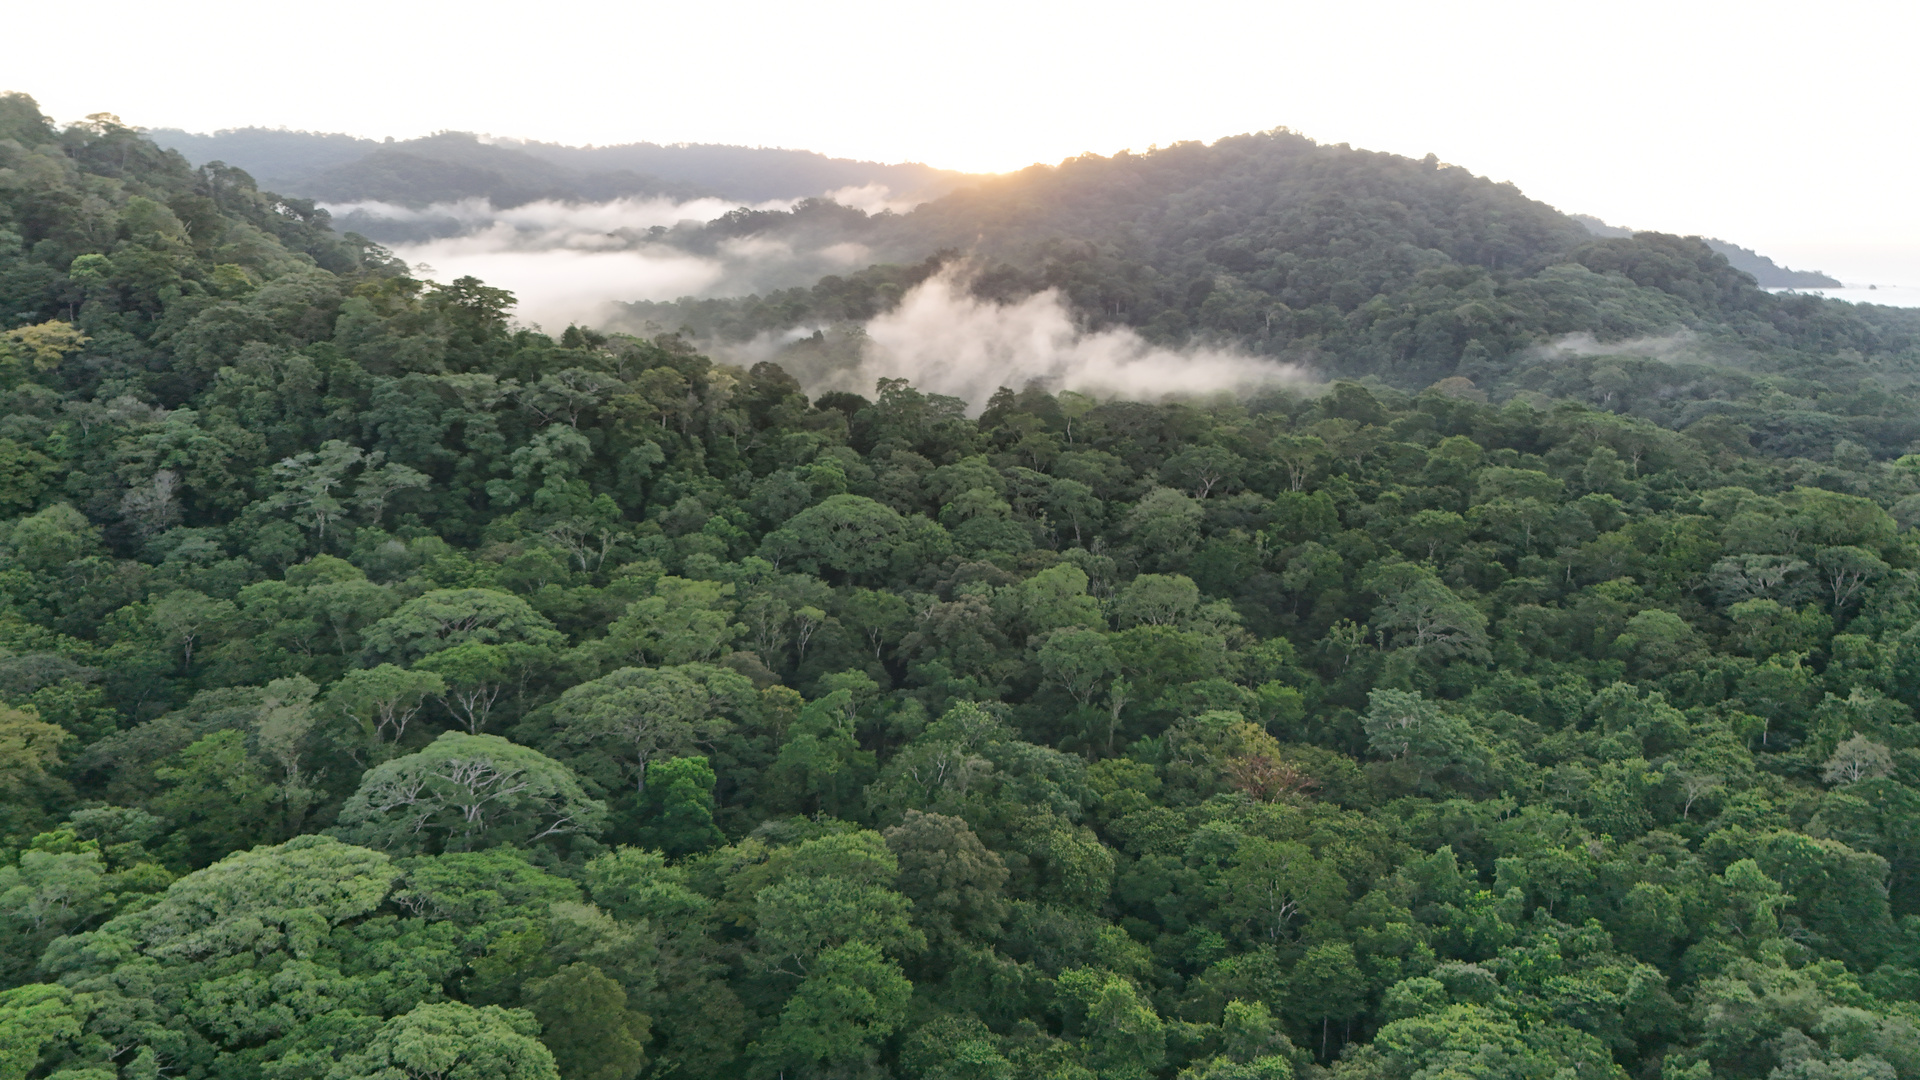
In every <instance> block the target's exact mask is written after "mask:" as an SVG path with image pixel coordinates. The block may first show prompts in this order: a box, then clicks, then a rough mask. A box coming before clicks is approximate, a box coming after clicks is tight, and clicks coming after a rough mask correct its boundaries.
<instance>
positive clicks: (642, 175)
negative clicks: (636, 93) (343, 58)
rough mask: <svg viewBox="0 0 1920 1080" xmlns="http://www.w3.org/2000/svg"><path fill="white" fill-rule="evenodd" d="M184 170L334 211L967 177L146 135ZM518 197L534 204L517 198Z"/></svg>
mask: <svg viewBox="0 0 1920 1080" xmlns="http://www.w3.org/2000/svg"><path fill="white" fill-rule="evenodd" d="M147 134H148V135H149V136H150V137H151V138H152V139H153V140H154V141H155V142H156V143H158V144H160V145H161V146H163V147H167V148H169V149H174V150H178V151H180V153H181V154H182V155H184V156H185V157H186V158H187V159H188V160H189V161H190V162H192V163H193V164H195V165H200V164H204V163H205V162H208V161H216V160H217V161H224V162H226V163H227V164H229V165H237V166H239V167H240V168H243V169H246V170H247V171H248V172H250V173H252V174H254V175H255V176H256V177H257V178H258V179H260V181H261V182H262V183H265V184H268V185H269V186H271V187H275V188H276V189H278V190H282V191H287V192H290V193H293V194H298V195H305V196H309V197H313V198H323V199H328V200H335V201H359V200H365V199H378V200H381V201H385V202H395V203H399V204H402V205H407V206H424V205H426V204H428V203H432V202H436V201H444V200H447V199H457V198H466V197H470V196H475V195H484V196H487V197H490V198H493V199H494V200H495V203H496V205H501V204H502V200H516V199H517V200H521V201H525V200H526V199H527V198H541V197H547V196H550V195H557V196H558V197H562V198H572V199H604V198H612V197H617V196H619V195H629V194H672V195H676V196H690V195H717V196H719V197H721V198H726V199H737V200H739V201H742V202H764V201H767V200H772V199H796V198H804V197H807V196H812V195H820V194H823V193H825V192H828V191H832V190H835V189H837V188H846V187H865V186H868V185H874V184H878V185H883V186H885V187H886V188H888V189H889V191H890V192H891V193H892V195H893V196H894V197H896V198H909V199H911V198H933V197H937V196H939V195H942V194H945V193H946V192H948V191H950V190H952V188H953V187H954V186H955V185H956V184H958V183H960V182H962V181H964V180H967V179H970V177H968V176H967V174H964V173H958V172H953V171H950V170H945V169H935V168H932V167H930V166H926V165H917V164H901V165H886V164H881V163H878V162H872V161H854V160H850V159H847V158H830V157H827V156H826V155H824V154H817V153H813V152H812V151H807V150H780V149H771V148H765V147H748V146H721V145H713V144H679V145H666V146H663V145H659V144H656V143H644V142H643V143H628V144H623V145H618V146H598V147H594V146H589V147H576V146H562V145H559V144H557V143H541V142H521V141H510V140H495V141H488V142H482V141H481V140H480V139H479V138H478V137H477V136H474V135H471V134H468V133H464V132H442V133H440V134H438V135H431V136H427V137H426V138H422V139H411V140H407V141H404V142H392V141H389V142H385V143H381V142H377V141H375V140H372V139H360V138H355V137H353V136H350V135H336V134H321V133H318V132H307V131H284V130H275V129H268V128H238V129H233V130H228V131H218V132H214V133H213V134H210V135H199V134H192V133H189V132H185V131H178V130H173V129H157V130H153V131H149V132H148V133H147ZM529 192H532V193H534V194H531V195H529Z"/></svg>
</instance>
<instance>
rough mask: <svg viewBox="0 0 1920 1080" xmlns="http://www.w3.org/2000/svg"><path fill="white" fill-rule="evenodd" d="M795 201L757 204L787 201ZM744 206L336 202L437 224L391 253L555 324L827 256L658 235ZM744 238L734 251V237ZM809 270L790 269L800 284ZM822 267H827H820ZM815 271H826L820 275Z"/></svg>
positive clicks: (840, 262)
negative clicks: (431, 234)
mask: <svg viewBox="0 0 1920 1080" xmlns="http://www.w3.org/2000/svg"><path fill="white" fill-rule="evenodd" d="M792 205H793V202H792V201H791V200H786V201H775V202H767V203H759V204H755V205H753V206H751V207H749V209H755V210H785V209H788V208H790V207H791V206H792ZM738 207H739V204H738V203H734V202H729V201H727V200H724V199H693V200H689V201H685V202H678V201H675V200H672V199H664V198H653V199H638V198H629V199H613V200H610V201H607V202H599V203H570V202H559V201H555V200H551V199H542V200H539V201H537V202H531V203H526V204H523V205H521V206H513V207H505V208H499V207H495V206H493V205H492V204H491V203H490V202H488V201H487V200H486V199H479V198H476V199H462V200H460V201H458V202H444V203H434V204H433V205H431V206H428V207H425V208H422V209H418V210H415V209H409V208H407V207H404V206H396V205H394V204H392V203H382V202H358V203H339V204H330V205H328V206H327V210H328V211H329V212H331V213H332V214H333V215H334V216H335V217H336V218H337V219H338V218H345V217H346V216H348V215H350V214H356V213H357V214H361V215H365V216H366V217H371V218H375V219H378V220H383V221H392V222H398V223H402V224H407V225H426V226H432V227H433V231H438V232H442V233H446V234H449V235H442V236H439V237H437V238H435V239H430V240H422V241H417V242H412V243H398V244H394V245H393V253H394V254H395V255H397V256H399V257H400V258H401V259H404V260H405V261H406V262H408V263H409V264H414V265H420V264H424V265H425V266H427V267H429V268H430V269H428V270H423V271H420V273H422V274H424V275H425V276H427V277H430V278H432V279H434V280H437V281H442V282H445V281H452V280H453V279H454V278H458V277H462V276H466V275H472V276H474V277H477V278H480V279H482V280H484V281H486V282H487V283H488V284H489V285H494V286H497V287H499V288H503V289H506V290H507V291H509V292H511V293H513V294H514V296H515V297H517V298H518V300H519V304H518V305H517V307H516V309H515V314H516V315H517V316H518V317H519V318H521V319H522V320H524V321H526V322H529V323H533V324H535V325H538V326H541V327H543V328H545V329H547V330H550V331H557V330H558V329H559V328H560V327H563V326H565V325H566V324H568V323H571V322H580V323H600V322H603V321H605V320H606V319H607V318H608V316H609V315H610V314H611V311H612V309H611V306H610V305H611V304H612V303H613V302H615V301H623V300H672V299H676V298H678V297H682V296H699V295H716V294H728V293H733V292H740V291H746V290H745V288H742V286H743V285H757V283H758V281H759V279H761V278H764V277H766V276H767V275H769V274H774V275H778V274H781V273H783V272H784V270H785V268H788V267H795V266H798V265H800V264H803V263H804V264H811V263H813V262H819V261H822V260H821V259H809V258H807V257H806V256H805V255H804V253H799V254H796V253H795V252H794V251H793V250H792V249H791V248H790V247H789V246H786V245H778V247H779V250H773V249H772V248H771V247H770V246H769V245H768V244H765V243H762V244H760V245H758V246H755V244H754V243H753V241H752V239H751V238H749V239H748V240H745V241H729V242H728V244H723V245H722V247H721V252H720V256H719V257H718V258H708V257H704V256H701V255H695V254H691V253H688V252H686V251H683V250H681V249H679V248H676V247H673V246H671V245H668V244H661V243H657V242H655V240H654V237H653V236H652V234H651V233H650V231H649V230H651V229H653V228H655V227H666V228H672V227H673V226H675V225H679V224H681V223H683V222H690V221H691V222H706V221H711V220H713V219H714V218H717V217H719V216H721V215H722V214H725V213H728V212H729V211H732V210H734V209H737V208H738ZM734 244H737V245H740V247H739V250H732V249H731V248H730V247H729V245H734ZM822 259H824V262H825V263H826V264H827V265H828V266H829V267H830V268H831V269H842V268H844V267H846V266H848V265H851V263H850V262H849V260H848V259H847V258H846V257H845V253H832V254H827V255H825V256H823V257H822ZM807 272H810V271H805V272H796V273H792V274H788V275H787V276H790V277H793V278H794V280H793V281H790V282H786V283H788V284H797V283H799V282H800V281H802V280H806V273H807ZM820 272H821V273H825V272H829V271H828V270H821V271H820ZM813 276H818V275H817V274H814V275H813Z"/></svg>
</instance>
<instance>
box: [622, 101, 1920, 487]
mask: <svg viewBox="0 0 1920 1080" xmlns="http://www.w3.org/2000/svg"><path fill="white" fill-rule="evenodd" d="M744 236H758V237H763V238H766V239H770V240H778V241H781V242H782V243H783V244H785V245H786V246H787V247H791V248H794V249H801V248H805V247H809V246H813V247H821V246H825V245H829V244H834V243H848V242H853V243H860V244H863V245H865V246H866V247H867V248H868V249H869V250H870V251H872V252H874V253H875V255H876V258H877V259H879V260H881V261H884V262H890V263H892V264H894V265H891V266H876V267H873V268H871V269H869V270H867V271H864V272H862V273H858V274H851V275H836V276H831V277H828V278H825V279H823V280H821V281H820V282H819V283H818V284H817V285H815V286H813V287H811V288H796V289H788V290H784V291H778V292H772V293H766V294H763V295H756V296H748V297H741V298H738V299H734V300H683V301H678V302H674V303H637V304H631V305H627V320H628V321H627V322H626V323H625V324H624V325H626V326H630V327H633V328H640V329H644V328H646V327H648V326H653V327H659V328H669V329H678V328H686V329H688V330H689V331H690V332H691V333H693V334H694V335H695V336H696V337H697V338H700V339H703V340H708V341H713V342H727V341H739V342H744V341H748V340H751V339H754V338H756V337H758V336H760V335H763V334H775V335H778V334H781V333H786V332H790V331H792V330H794V329H799V330H802V331H810V330H811V329H812V328H822V329H830V328H832V327H834V326H835V325H837V324H846V323H858V322H862V321H864V320H867V319H870V318H872V317H873V316H874V315H875V314H877V313H879V312H881V311H884V310H887V309H888V308H890V307H891V306H892V305H893V304H894V303H895V302H896V300H897V298H898V297H900V296H901V295H903V293H904V291H905V290H906V289H908V288H910V287H911V286H912V285H913V284H914V283H916V282H917V281H919V280H921V279H923V278H924V277H925V276H926V275H927V274H929V273H931V272H932V266H931V265H930V264H928V263H926V262H924V261H923V260H926V259H928V257H929V256H937V259H936V261H944V260H949V259H953V258H961V259H965V260H966V261H967V262H968V263H970V265H971V287H972V289H973V291H974V292H975V293H976V294H978V295H981V296H985V297H988V298H992V299H995V300H1002V301H1005V300H1013V299H1017V298H1020V297H1023V296H1028V295H1031V294H1033V293H1036V292H1039V291H1041V290H1045V289H1055V290H1058V291H1059V293H1060V294H1061V295H1062V296H1063V297H1064V298H1065V299H1066V300H1067V301H1068V302H1069V304H1070V305H1071V307H1072V309H1073V311H1074V314H1075V315H1076V316H1077V318H1078V320H1079V321H1080V323H1081V324H1082V325H1083V326H1085V327H1087V328H1090V329H1096V330H1097V329H1105V328H1118V327H1127V328H1131V329H1134V330H1136V331H1138V332H1139V333H1141V334H1142V335H1143V336H1144V337H1145V338H1146V339H1147V340H1149V341H1151V342H1155V343H1158V344H1162V345H1167V346H1185V345H1188V344H1194V343H1201V344H1205V343H1228V344H1231V345H1233V346H1235V347H1236V348H1239V349H1242V350H1246V351H1250V352H1254V353H1260V354H1265V355H1269V356H1274V357H1277V358H1283V359H1288V360H1292V361H1297V362H1301V363H1305V364H1308V365H1310V366H1311V367H1313V368H1315V369H1316V370H1319V371H1321V372H1324V373H1328V374H1338V375H1350V376H1371V377H1375V378H1379V379H1381V380H1383V381H1385V382H1387V383H1390V384H1393V385H1397V386H1402V387H1409V388H1418V387H1422V386H1426V385H1429V384H1431V383H1433V382H1436V381H1438V380H1441V379H1446V378H1452V377H1461V378H1466V379H1469V380H1472V382H1473V383H1475V384H1476V385H1477V386H1478V387H1480V388H1482V389H1484V390H1486V391H1489V392H1494V393H1496V394H1502V395H1505V394H1513V393H1519V392H1540V393H1550V394H1553V395H1574V396H1581V397H1590V399H1591V400H1593V401H1594V402H1595V403H1596V404H1602V405H1606V406H1607V407H1610V408H1621V409H1626V410H1631V411H1637V412H1641V413H1643V414H1644V415H1647V416H1649V417H1650V418H1659V419H1660V420H1661V421H1662V422H1666V423H1674V424H1681V425H1684V424H1687V423H1691V422H1693V421H1695V420H1698V419H1700V418H1702V417H1705V416H1708V415H1715V414H1721V413H1731V414H1739V415H1745V414H1747V413H1748V412H1750V410H1751V407H1752V405H1753V403H1754V402H1757V401H1758V400H1760V399H1761V398H1763V397H1764V396H1765V393H1766V392H1768V390H1767V387H1766V386H1765V385H1762V384H1761V383H1760V382H1758V381H1756V374H1757V373H1761V372H1770V373H1773V374H1775V375H1788V376H1791V377H1794V378H1810V379H1815V378H1817V379H1819V380H1821V381H1822V382H1823V383H1825V384H1826V385H1827V386H1829V387H1830V388H1832V387H1839V386H1846V387H1848V388H1849V392H1851V391H1852V390H1853V389H1854V388H1859V389H1860V391H1861V392H1863V393H1869V394H1874V395H1877V394H1884V393H1887V392H1889V391H1891V390H1893V389H1894V388H1895V386H1896V385H1900V386H1904V385H1906V384H1908V383H1909V381H1910V380H1911V373H1912V372H1914V371H1915V370H1916V368H1920V354H1917V353H1916V332H1917V331H1920V313H1916V312H1909V311H1904V310H1899V309H1890V308H1882V307H1873V306H1867V305H1859V306H1848V305H1834V304H1828V303H1826V302H1824V301H1820V300H1817V299H1815V298H1811V297H1804V296H1776V295H1773V294H1770V293H1768V292H1766V291H1764V290H1763V289H1761V288H1760V287H1758V286H1757V285H1756V283H1755V278H1754V276H1752V275H1750V274H1749V273H1748V272H1747V271H1746V270H1745V269H1744V268H1743V267H1742V266H1736V265H1735V264H1733V263H1732V262H1731V261H1730V260H1729V258H1728V257H1727V256H1726V255H1725V254H1723V253H1721V252H1719V251H1716V250H1715V249H1714V247H1713V246H1712V245H1711V244H1710V243H1709V242H1708V241H1705V240H1702V239H1700V238H1698V237H1679V236H1669V235H1664V234H1658V233H1636V234H1633V235H1630V236H1614V237H1595V236H1594V235H1592V233H1591V232H1590V231H1589V230H1588V228H1587V227H1586V226H1584V225H1583V224H1582V223H1581V222H1580V221H1579V220H1576V219H1575V218H1573V217H1570V216H1568V215H1566V214H1563V213H1561V212H1560V211H1558V210H1556V209H1554V208H1553V207H1551V206H1548V205H1546V204H1545V203H1541V202H1538V201H1535V200H1532V199H1529V198H1527V197H1526V196H1525V195H1524V194H1523V193H1521V192H1520V191H1519V190H1518V189H1517V188H1515V187H1514V186H1513V185H1511V184H1503V183H1496V182H1494V181H1492V180H1489V179H1487V178H1485V177H1480V176H1475V175H1474V174H1473V173H1471V172H1470V171H1468V170H1467V169H1464V168H1460V167H1457V166H1451V165H1446V164H1442V163H1440V162H1439V161H1437V160H1435V159H1433V158H1431V157H1429V158H1427V159H1425V160H1420V161H1416V160H1413V159H1410V158H1404V157H1399V156H1396V155H1392V154H1382V153H1371V152H1367V151H1361V150H1354V149H1352V148H1349V147H1347V146H1344V145H1339V146H1325V145H1319V144H1316V143H1314V142H1313V141H1312V140H1309V139H1306V138H1303V137H1301V136H1298V135H1295V134H1292V133H1290V132H1287V131H1284V130H1282V131H1273V132H1265V133H1259V134H1254V135H1246V136H1239V137H1235V138H1229V139H1223V140H1220V141H1219V142H1217V143H1214V144H1212V145H1210V146H1203V145H1200V144H1198V143H1189V144H1181V145H1177V146H1173V147H1168V148H1164V149H1160V150H1156V151H1153V152H1150V153H1146V154H1126V153H1122V154H1116V155H1114V156H1112V157H1099V156H1094V155H1089V156H1085V157H1081V158H1075V159H1072V160H1069V161H1066V162H1063V163H1062V164H1060V165H1059V166H1051V167H1049V166H1035V167H1032V168H1029V169H1026V170H1023V171H1021V172H1019V173H1014V174H1009V175H1006V176H1001V177H995V178H990V179H987V180H983V181H981V182H979V183H976V184H972V185H968V186H966V187H964V188H961V189H960V190H957V191H955V192H954V193H953V194H951V195H948V196H946V197H945V198H942V199H939V200H936V201H934V202H931V203H928V204H926V205H924V206H921V207H920V208H918V209H917V210H915V211H914V212H912V213H910V214H906V215H880V216H874V217H869V216H866V215H862V214H860V213H859V212H857V211H854V210H850V209H847V208H844V207H836V206H831V205H825V204H819V203H808V204H802V205H801V206H798V207H796V208H795V209H794V210H793V211H791V212H757V213H749V212H739V213H735V214H730V215H728V216H726V217H724V218H721V219H719V220H716V221H714V222H711V223H708V224H706V225H704V226H698V227H683V228H680V229H676V230H673V231H672V232H670V233H669V234H667V236H666V237H665V242H667V243H671V244H674V245H676V246H678V247H681V248H683V249H685V250H688V251H691V252H696V253H705V252H709V251H714V250H719V249H720V248H721V247H722V246H723V245H724V244H725V243H726V242H727V241H729V240H733V239H737V238H740V237H744ZM1562 346H1564V348H1562ZM795 348H796V349H800V350H801V353H796V354H795V355H794V356H793V357H792V359H793V362H794V364H796V365H797V364H799V363H800V362H801V360H802V359H804V356H803V355H802V354H803V353H804V350H805V348H806V347H805V346H795ZM1566 350H1572V351H1566ZM829 351H831V350H829ZM782 362H783V363H786V362H787V360H785V359H783V360H782ZM1875 400H1878V399H1877V398H1876V399H1875ZM1848 407H1849V408H1852V407H1853V406H1848ZM1859 407H1860V408H1862V409H1864V410H1868V411H1871V410H1875V409H1878V408H1879V407H1880V406H1879V405H1875V404H1870V403H1863V404H1861V405H1860V406H1859ZM1820 411H1821V412H1823V413H1824V412H1826V411H1827V409H1826V408H1825V407H1823V408H1822V409H1821V410H1820ZM1774 420H1775V421H1776V422H1777V421H1778V420H1779V418H1778V417H1775V418H1774ZM1799 423H1800V421H1799V420H1795V421H1793V424H1796V425H1797V424H1799ZM1834 430H1835V428H1834V426H1833V424H1832V423H1830V422H1829V420H1826V419H1822V420H1819V421H1817V422H1814V421H1809V422H1808V424H1807V425H1806V427H1805V429H1804V430H1802V431H1800V432H1799V433H1797V434H1792V435H1791V436H1789V435H1786V434H1782V435H1781V436H1780V437H1781V438H1782V439H1786V440H1788V441H1789V442H1792V443H1794V444H1795V445H1798V446H1805V447H1812V446H1817V445H1826V446H1831V445H1832V442H1833V438H1834V435H1833V431H1834ZM1916 435H1920V430H1916V429H1913V428H1912V427H1911V426H1910V425H1906V424H1905V422H1904V421H1903V422H1902V425H1901V426H1899V427H1898V429H1897V430H1896V429H1893V428H1889V429H1888V430H1887V431H1886V432H1885V433H1883V434H1878V435H1875V436H1874V439H1875V441H1876V443H1877V444H1879V445H1884V446H1887V447H1889V449H1891V448H1895V447H1898V446H1900V445H1903V444H1904V443H1905V442H1906V441H1907V440H1909V439H1912V438H1914V437H1915V436H1916Z"/></svg>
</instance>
